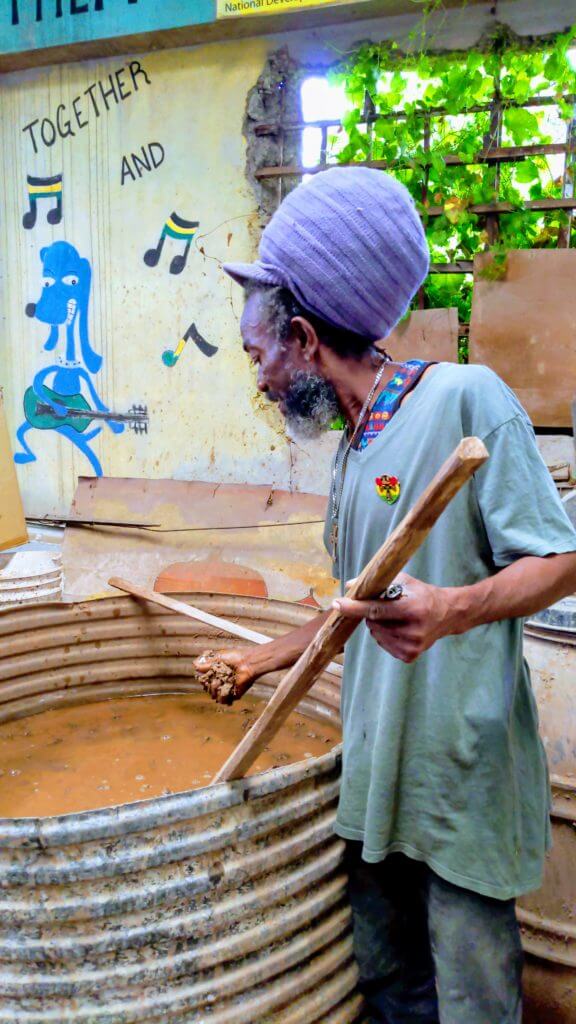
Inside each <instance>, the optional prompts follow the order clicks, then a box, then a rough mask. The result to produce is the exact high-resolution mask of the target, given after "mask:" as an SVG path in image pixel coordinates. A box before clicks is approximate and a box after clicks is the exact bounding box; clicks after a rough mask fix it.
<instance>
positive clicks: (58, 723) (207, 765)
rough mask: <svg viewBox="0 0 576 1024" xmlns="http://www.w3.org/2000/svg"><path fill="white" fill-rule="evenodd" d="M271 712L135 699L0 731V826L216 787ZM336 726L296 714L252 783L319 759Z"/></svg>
mask: <svg viewBox="0 0 576 1024" xmlns="http://www.w3.org/2000/svg"><path fill="white" fill-rule="evenodd" d="M263 707H264V704H263V702H262V701H259V700H257V699H256V698H254V697H251V696H250V695H247V696H245V697H243V699H242V701H240V702H239V703H237V704H234V705H233V706H232V707H222V706H221V705H218V704H214V703H213V702H212V701H211V700H209V698H208V697H207V696H206V694H203V693H191V694H164V695H159V696H143V697H128V698H122V699H114V700H107V701H102V702H99V703H89V704H81V705H76V706H73V707H66V708H60V709H56V710H51V711H44V712H41V713H40V714H37V715H33V716H31V717H27V718H21V719H18V720H16V721H11V722H5V723H2V724H0V817H5V818H17V817H44V816H48V815H59V814H70V813H73V812H78V811H87V810H95V809H96V808H99V807H111V806H116V805H118V804H126V803H131V802H132V801H135V800H147V799H149V798H152V797H157V796H161V795H163V794H164V795H165V794H169V793H179V792H182V791H184V790H189V789H199V788H201V787H202V786H208V785H210V782H211V781H212V779H213V778H214V776H215V774H216V773H217V771H218V769H219V768H220V767H221V766H222V765H223V764H224V762H225V760H226V758H227V757H228V755H229V754H230V753H231V752H232V750H233V749H234V748H235V747H236V745H237V744H238V742H239V741H240V740H241V738H242V736H243V735H244V733H245V732H246V730H247V729H249V728H250V726H251V725H252V724H253V722H254V721H255V720H256V718H257V717H258V715H259V714H260V712H261V711H262V709H263ZM339 742H340V733H339V730H338V729H336V728H335V727H334V726H333V725H331V724H329V723H327V722H319V721H318V720H314V719H311V718H307V717H305V716H304V715H301V714H298V713H297V712H293V713H292V714H291V715H290V717H289V719H288V720H287V722H285V724H284V726H283V727H282V729H281V730H280V732H279V733H278V734H277V735H276V736H275V737H274V739H273V740H272V741H271V742H270V744H269V746H268V747H266V748H265V749H264V751H263V752H262V754H261V755H260V756H259V757H258V759H257V760H256V762H255V763H254V765H253V767H252V769H251V772H250V774H253V773H255V772H260V771H264V770H266V769H267V768H274V767H277V766H279V765H284V764H288V763H290V762H294V761H302V760H305V759H307V758H313V757H318V755H320V754H324V753H326V752H327V751H328V750H330V749H331V748H332V747H333V746H335V745H336V744H337V743H339Z"/></svg>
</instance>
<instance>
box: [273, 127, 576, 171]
mask: <svg viewBox="0 0 576 1024" xmlns="http://www.w3.org/2000/svg"><path fill="white" fill-rule="evenodd" d="M322 131H326V129H322ZM567 150H568V143H566V142H550V143H540V144H536V143H535V144H534V145H531V146H498V147H494V148H492V149H483V150H480V151H479V152H478V153H475V154H474V156H472V157H469V158H467V159H462V157H459V156H457V155H456V154H455V153H448V154H447V155H446V156H445V157H443V160H444V163H445V164H446V166H449V167H469V166H470V165H472V164H500V163H516V162H517V163H521V162H522V161H523V160H527V159H529V158H530V157H533V156H554V155H557V154H559V153H566V152H567ZM431 163H432V162H431V161H428V162H427V161H426V160H422V161H421V166H422V167H426V166H431ZM329 166H333V167H375V168H376V169H377V170H382V171H386V170H398V169H400V168H403V167H411V166H412V163H411V161H410V160H351V161H347V162H345V163H335V164H330V165H329ZM325 170H326V163H323V162H322V160H321V161H320V163H319V164H315V165H314V166H313V167H305V166H304V165H303V164H285V165H284V166H282V165H280V164H276V165H272V166H270V167H261V168H260V169H259V170H257V171H256V173H255V177H256V178H295V177H301V176H302V175H303V174H319V173H320V172H321V171H325Z"/></svg>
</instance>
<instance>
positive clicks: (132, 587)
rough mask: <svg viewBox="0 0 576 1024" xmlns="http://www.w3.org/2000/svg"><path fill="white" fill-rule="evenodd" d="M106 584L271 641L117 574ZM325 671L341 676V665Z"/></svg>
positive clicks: (248, 636) (253, 640)
mask: <svg viewBox="0 0 576 1024" xmlns="http://www.w3.org/2000/svg"><path fill="white" fill-rule="evenodd" d="M108 586H110V587H116V589H117V590H123V591H124V592H125V593H126V594H132V596H133V597H141V598H143V599H144V600H145V601H151V602H152V604H159V605H161V607H162V608H168V610H169V611H171V612H178V614H179V615H185V616H186V617H187V618H189V619H197V620H198V622H203V623H204V624H205V625H207V626H213V627H214V628H215V629H218V630H221V631H222V632H223V633H231V634H232V636H237V637H239V638H240V639H241V640H249V641H250V642H251V643H253V644H269V643H271V641H272V637H270V636H265V635H264V633H256V631H255V630H253V629H246V627H245V626H240V625H239V624H238V623H237V622H230V620H229V619H222V618H221V617H220V616H219V615H211V614H210V612H205V611H204V610H203V609H202V608H195V607H194V606H193V605H191V604H186V603H185V601H177V600H175V598H173V597H168V596H167V595H166V594H159V593H158V591H157V590H150V589H149V588H148V587H139V586H137V585H136V584H135V583H130V581H129V580H123V579H120V577H119V576H112V577H111V579H109V580H108ZM325 671H326V672H329V673H330V674H331V675H334V676H339V677H341V676H342V666H341V665H336V664H335V663H331V664H330V665H328V666H327V668H326V669H325Z"/></svg>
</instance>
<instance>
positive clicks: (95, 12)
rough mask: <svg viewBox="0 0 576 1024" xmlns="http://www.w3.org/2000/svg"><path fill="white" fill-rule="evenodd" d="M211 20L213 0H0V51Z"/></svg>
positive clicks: (10, 51) (42, 46) (75, 41)
mask: <svg viewBox="0 0 576 1024" xmlns="http://www.w3.org/2000/svg"><path fill="white" fill-rule="evenodd" d="M215 20H216V2H215V0H0V55H1V54H9V53H24V52H27V51H30V50H44V49H46V48H48V47H53V46H68V45H72V44H74V43H84V42H87V41H96V40H100V39H113V38H115V37H117V36H132V35H138V34H139V33H141V32H154V31H157V30H163V29H164V30H165V29H171V28H183V27H184V26H187V25H205V24H207V23H208V22H211V21H215Z"/></svg>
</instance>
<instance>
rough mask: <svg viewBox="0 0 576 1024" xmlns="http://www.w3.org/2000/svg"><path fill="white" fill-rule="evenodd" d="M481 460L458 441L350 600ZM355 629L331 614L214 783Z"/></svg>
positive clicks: (474, 448)
mask: <svg viewBox="0 0 576 1024" xmlns="http://www.w3.org/2000/svg"><path fill="white" fill-rule="evenodd" d="M487 458H488V452H487V451H486V448H485V447H484V445H483V444H482V442H481V441H480V440H479V439H478V438H477V437H467V438H464V440H462V441H461V442H460V444H459V445H458V447H457V448H456V450H455V451H454V452H453V453H452V455H450V456H449V458H448V459H447V460H446V462H445V463H444V465H443V466H442V467H441V468H440V470H439V471H438V473H437V474H436V476H435V477H434V479H433V480H432V482H431V483H430V484H429V485H428V487H427V488H426V489H425V491H424V492H423V494H421V495H420V497H419V499H418V501H417V502H416V504H415V505H414V507H413V508H412V509H411V511H410V512H409V513H408V515H406V516H405V517H404V519H403V520H402V522H401V523H399V525H398V526H397V527H396V529H395V530H394V531H393V532H392V533H391V534H390V536H389V537H388V539H387V540H386V541H385V542H384V544H383V545H382V547H381V548H379V550H378V551H377V552H376V554H375V555H374V557H373V558H372V559H371V560H370V562H369V563H368V565H367V566H366V567H365V569H364V570H363V571H362V572H361V573H360V576H359V577H358V579H357V580H356V581H355V582H354V584H353V585H352V586H351V587H350V590H349V596H350V597H351V598H357V599H359V600H369V599H370V598H374V597H379V596H380V594H382V592H383V591H384V590H385V589H386V587H388V586H389V585H390V583H392V581H393V580H394V579H395V577H396V576H397V575H398V573H399V572H400V571H401V570H402V569H403V568H404V566H405V565H406V563H407V562H408V560H409V559H410V558H411V557H412V555H413V554H414V552H415V551H417V550H418V548H419V547H420V545H421V544H422V543H423V541H424V540H425V539H426V537H427V536H428V534H429V532H430V530H431V529H432V527H433V525H434V523H435V522H436V520H437V519H438V518H439V516H440V515H441V514H442V512H443V511H444V509H445V508H446V506H447V505H448V504H449V502H450V501H451V500H452V498H453V497H454V496H455V494H457V493H458V491H459V490H460V488H461V487H463V486H464V484H465V483H466V482H467V481H468V480H469V479H470V477H471V476H472V474H473V473H474V472H475V471H476V469H478V467H479V466H481V465H482V464H483V463H484V462H485V461H486V459H487ZM357 626H358V622H356V621H354V620H353V619H347V618H344V616H342V615H340V614H339V613H338V612H337V611H333V612H331V614H330V615H329V617H328V618H327V619H326V621H325V622H324V625H323V626H322V627H321V628H320V629H319V630H318V633H317V634H316V636H315V637H314V639H313V640H312V642H311V644H309V646H308V647H307V648H306V650H305V651H304V653H303V654H302V655H301V657H300V658H299V659H298V661H297V662H296V664H295V665H294V666H293V667H292V668H291V669H290V670H289V671H288V672H287V674H286V675H285V676H284V679H283V680H282V682H281V683H280V685H279V687H278V689H277V690H276V692H275V693H274V696H273V697H272V698H271V700H270V702H269V703H268V704H267V706H266V708H265V710H264V711H263V713H262V714H261V715H260V718H258V720H257V721H256V722H255V723H254V725H253V726H252V728H251V729H250V730H249V732H248V733H247V734H246V735H245V736H244V738H243V739H242V740H241V742H240V743H239V744H238V746H237V748H236V750H235V751H233V753H232V754H231V756H230V757H229V758H228V760H227V761H226V764H225V765H224V766H223V767H222V768H221V769H220V771H219V773H218V775H217V776H216V778H215V780H214V781H215V782H226V781H230V780H232V779H240V778H242V776H243V775H244V774H245V773H246V772H247V770H248V769H249V768H250V766H251V765H252V764H253V763H254V761H255V760H256V758H257V757H258V754H259V753H260V751H261V750H262V749H263V747H264V746H265V745H266V744H267V743H268V742H269V741H270V740H271V738H272V737H273V736H274V735H275V734H276V732H277V731H278V729H279V728H280V726H281V725H282V723H283V722H284V721H285V720H286V718H287V717H288V715H289V714H290V712H291V711H293V710H294V708H295V707H296V706H297V704H298V703H299V701H300V700H301V699H302V697H303V696H304V694H305V693H307V691H308V690H309V689H310V687H311V686H312V685H313V683H314V682H315V680H316V679H317V677H318V675H319V674H320V673H321V672H322V670H323V669H324V668H325V666H326V664H327V663H328V662H329V660H330V658H333V657H334V656H335V655H336V654H338V653H339V652H340V651H341V650H342V647H343V646H344V644H345V643H346V641H347V640H348V639H349V637H350V636H351V635H352V633H353V632H354V630H355V629H356V627H357Z"/></svg>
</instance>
